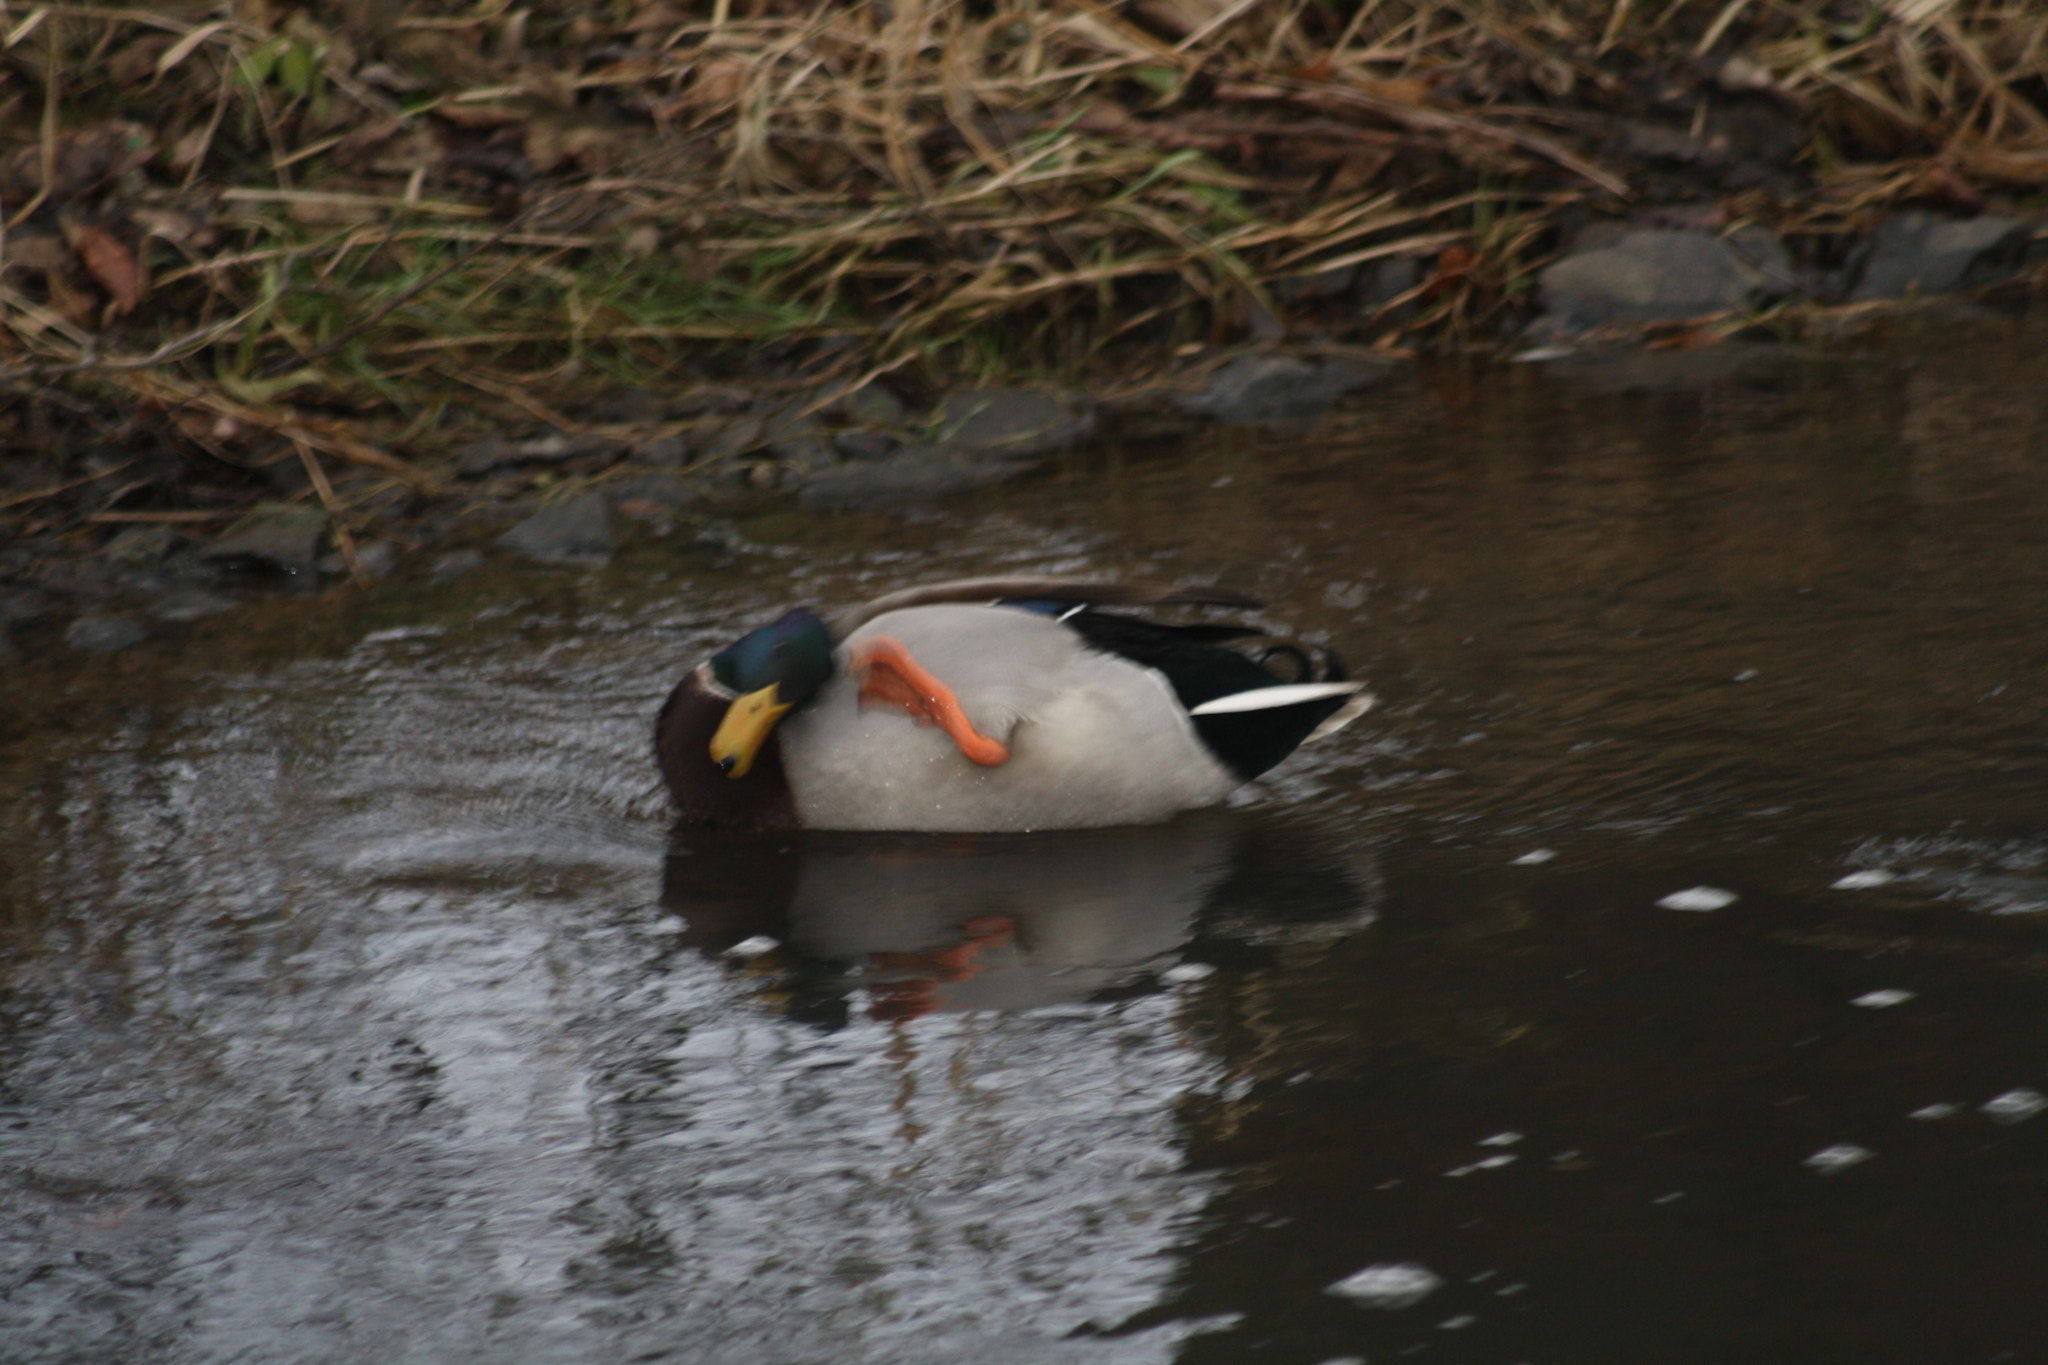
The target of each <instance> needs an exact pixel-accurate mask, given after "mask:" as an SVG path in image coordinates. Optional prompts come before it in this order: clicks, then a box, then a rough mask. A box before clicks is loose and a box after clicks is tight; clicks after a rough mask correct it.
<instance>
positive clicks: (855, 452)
mask: <svg viewBox="0 0 2048 1365" xmlns="http://www.w3.org/2000/svg"><path fill="white" fill-rule="evenodd" d="M901 444H902V442H901V441H898V440H897V439H896V438H895V437H894V436H891V435H890V434H889V433H888V432H886V431H862V430H855V431H842V432H840V433H839V434H838V435H836V436H834V437H833V438H832V449H834V450H835V451H837V452H839V458H840V459H842V460H879V459H881V458H882V457H883V456H885V455H887V454H888V453H889V452H890V451H892V450H894V449H896V447H897V446H899V445H901Z"/></svg>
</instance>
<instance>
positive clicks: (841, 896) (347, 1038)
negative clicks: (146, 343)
mask: <svg viewBox="0 0 2048 1365" xmlns="http://www.w3.org/2000/svg"><path fill="white" fill-rule="evenodd" d="M1732 354H1733V353H1731V354H1729V355H1722V354H1716V355H1714V356H1711V357H1708V358H1706V359H1704V360H1703V359H1701V358H1699V357H1685V356H1667V357H1660V356H1643V357H1635V358H1633V359H1629V360H1624V361H1620V362H1614V363H1607V364H1594V363H1587V362H1564V363H1554V364H1548V365H1523V366H1515V367H1508V368H1504V369H1489V370H1466V369H1439V370H1434V371H1429V372H1425V373H1418V374H1415V375H1411V376H1409V377H1407V378H1405V379H1403V380H1401V381H1399V382H1398V383H1396V384H1394V385H1391V386H1389V387H1387V388H1383V389H1381V390H1378V391H1375V392H1374V393H1372V394H1371V395H1369V396H1368V398H1367V400H1366V401H1365V402H1364V403H1363V404H1362V405H1361V406H1359V407H1358V408H1357V409H1356V410H1354V411H1351V412H1349V413H1346V414H1342V415H1340V416H1338V417H1334V418H1332V419H1331V420H1330V421H1328V422H1326V423H1325V424H1324V425H1323V426H1322V427H1320V428H1319V429H1318V430H1316V431H1315V432H1313V433H1311V434H1309V435H1306V436H1303V435H1290V436H1276V435H1261V434H1249V435H1248V434H1245V433H1220V434H1216V435H1213V436H1210V437H1207V438H1205V439H1203V440H1202V441H1200V442H1199V443H1198V444H1196V445H1195V446H1194V447H1193V448H1190V449H1178V450H1171V451H1168V450H1157V449H1128V450H1124V451H1121V452H1116V453H1113V454H1095V455H1089V456H1077V457H1075V458H1074V459H1072V460H1071V461H1070V462H1069V463H1068V464H1066V465H1065V466H1063V467H1062V468H1060V469H1057V470H1055V471H1053V472H1052V473H1051V474H1049V475H1048V476H1047V477H1045V478H1043V479H1040V480H1038V481H1035V482H1033V483H1031V484H1029V485H1027V486H1023V487H1017V488H1011V489H1006V490H999V491H995V492H991V493H989V494H987V495H985V496H982V497H979V498H975V499H970V500H967V501H964V502H960V503H957V504H953V505H950V506H948V507H946V508H944V509H941V510H937V511H930V510H927V511H923V512H919V513H916V514H912V515H908V516H877V517H874V518H872V519H861V518H856V519H846V520H840V521H835V522H832V523H830V524H827V525H825V526H822V527H808V528H807V527H805V526H804V525H803V524H802V523H800V522H799V521H798V520H797V519H795V518H791V517H786V516H784V517H768V518H763V519H761V520H759V521H756V522H754V523H751V524H749V525H747V526H745V527H744V528H743V529H744V530H745V531H746V532H747V533H748V534H749V536H750V537H751V543H750V544H749V545H747V546H743V547H741V548H739V549H737V550H730V551H725V550H719V549H716V548H709V547H706V546H704V545H702V544H699V543H696V542H694V541H692V540H691V539H690V538H689V536H688V535H687V533H677V534H675V535H672V536H669V537H666V538H659V537H653V536H643V538H642V539H641V540H640V541H639V542H637V543H636V544H634V545H633V546H632V547H631V548H630V549H629V550H628V551H627V552H626V553H624V554H622V555H621V556H620V557H619V559H618V560H617V561H615V562H614V564H613V565H612V567H611V568H610V569H608V570H606V571H605V572H603V573H600V574H587V575H579V574H576V573H573V572H567V571H545V570H538V569H524V568H513V567H510V566H502V565H501V566H495V567H493V568H490V569H486V570H482V571H478V572H477V573H474V574H472V575H470V576H468V577H466V578H464V579H460V580H457V581H456V582H454V583H452V584H447V585H442V586H427V585H413V586H407V585H402V584H400V585H388V586H385V587H381V588H378V589H376V590H374V591H372V592H371V593H369V594H367V595H365V596H363V597H360V598H355V599H348V600H347V603H346V605H344V606H342V607H339V608H337V607H335V606H333V605H332V604H326V605H322V604H290V603H287V604H280V605H278V606H275V607H273V608H270V609H268V610H267V612H263V613H256V614H254V615H253V616H250V617H246V618H243V619H242V621H241V623H240V624H236V625H232V626H230V625H226V624H223V625H222V626H221V627H220V629H219V631H218V632H217V633H216V634H215V635H213V636H206V635H199V636H195V637H194V638H193V639H191V640H188V641H186V642H184V644H182V645H178V644H160V645H153V646H146V647H144V649H143V651H141V653H139V654H136V655H132V656H128V657H127V658H126V659H125V660H120V659H117V660H113V661H107V660H95V661H90V662H84V661H81V662H78V663H77V664H76V665H75V666H73V665H69V664H67V665H65V667H72V668H73V669H74V671H73V672H72V673H71V674H69V675H67V676H65V677H63V678H60V679H58V682H59V683H61V685H63V686H65V687H68V688H70V689H71V691H70V692H69V693H67V694H66V695H67V701H66V707H67V709H68V714H69V715H70V717H71V719H70V722H69V723H68V724H66V725H64V726H61V727H59V726H56V725H52V726H51V728H50V731H49V733H48V734H47V735H38V736H36V737H34V738H33V739H32V740H30V741H29V742H28V743H26V744H25V745H17V746H15V749H14V750H13V751H12V752H10V753H8V754H6V755H5V756H4V763H5V769H4V772H5V777H6V781H7V782H8V783H9V784H10V786H11V787H12V788H13V789H14V792H13V794H14V795H15V796H17V797H18V799H17V800H15V801H14V802H13V803H12V804H11V805H10V806H9V808H8V811H7V816H6V819H7V825H6V828H5V830H4V838H5V845H4V849H5V852H4V859H5V862H4V869H0V870H4V874H5V882H4V886H0V890H4V897H5V901H6V911H5V915H6V918H5V921H4V935H5V937H4V949H5V957H4V963H5V965H4V987H5V994H4V1011H5V1013H4V1018H0V1114H4V1124H0V1358H4V1359H5V1360H7V1361H10V1362H23V1363H27V1362H58V1361H65V1362H71V1361H77V1362H99V1361H150V1362H167V1363H172V1365H184V1363H186V1362H228V1361H264V1362H271V1361H278V1362H301V1361H303V1362H316V1361H317V1362H328V1361H333V1362H342V1361H350V1362H353V1361H377V1362H402V1361H420V1362H440V1361H464V1362H470V1361H477V1362H500V1361H502V1362H528V1361H532V1362H551V1361H562V1362H581V1361H627V1360H649V1361H652V1360H660V1361H677V1362H691V1363H693V1365H694V1363H695V1362H713V1363H719V1365H722V1363H724V1362H770V1363H772V1365H784V1363H787V1365H799V1363H802V1365H808V1363H809V1362H820V1363H821V1365H822V1363H824V1362H848V1361H887V1362H892V1363H894V1362H907V1363H909V1365H917V1363H919V1362H935V1363H936V1362H1019V1363H1020V1365H1038V1363H1039V1362H1062V1363H1064V1362H1075V1363H1076V1365H1097V1363H1098V1362H1099V1363H1100V1365H1125V1363H1126V1362H1131V1363H1136V1362H1165V1361H1184V1362H1189V1363H1190V1365H1194V1363H1195V1362H1201V1363H1203V1365H1208V1363H1210V1362H1215V1363H1217V1365H1222V1363H1223V1362H1236V1361H1259V1362H1265V1361H1271V1362H1276V1365H1297V1363H1298V1365H1319V1363H1320V1362H1335V1361H1354V1362H1355V1361H1359V1360H1370V1361H1373V1362H1376V1363H1377V1362H1386V1361H1392V1360H1402V1359H1407V1358H1409V1357H1411V1356H1412V1357H1416V1358H1419V1359H1422V1360H1435V1361H1453V1362H1466V1361H1470V1362H1499V1363H1500V1365H1513V1362H1524V1361H1526V1362H1543V1363H1554V1365H1570V1363H1574V1362H1577V1363H1585V1362H1647V1361H1700V1362H1722V1361H1752V1362H1779V1361H1783V1362H1834V1361H1843V1362H1849V1361H1855V1362H1891V1361H1899V1362H1909V1361H1910V1362H1921V1361H1987V1362H1988V1361H2036V1360H2048V624H2044V623H2048V361H2044V360H2043V359H2042V357H2044V356H2048V328H2043V327H2042V326H2040V325H2038V324H2027V323H2014V322H2002V321H1997V320H1978V321H1976V322H1973V323H1971V324H1969V325H1967V326H1961V325H1959V326H1954V327H1950V328H1939V327H1930V328H1927V329H1925V330H1923V331H1920V332H1917V333H1915V334H1913V335H1911V336H1908V337H1904V338H1902V339H1900V340H1899V341H1898V342H1897V344H1896V345H1892V346H1889V347H1872V348H1868V349H1865V350H1863V351H1859V352H1855V353H1848V352H1844V353H1838V354H1836V355H1833V356H1832V357H1823V358H1813V357H1800V356H1796V355H1793V354H1791V353H1788V352H1759V353H1756V354H1754V355H1752V356H1751V357H1750V358H1749V359H1747V360H1739V359H1732V358H1731V356H1732ZM1703 365H1705V366H1711V367H1715V368H1716V369H1717V370H1718V371H1720V374H1719V378H1718V379H1716V380H1715V381H1714V382H1712V383H1710V384H1707V385H1706V386H1705V387H1701V386H1700V383H1701V381H1700V374H1699V370H1700V367H1701V366H1703ZM1026 570H1029V571H1051V572H1085V573H1089V574H1132V575H1142V576H1145V577H1154V578H1156V577H1167V578H1180V579H1186V580H1192V581H1202V582H1223V583H1228V584H1232V585H1234V586H1237V587H1241V588H1244V589H1246V590H1249V591H1253V592H1256V593H1259V594H1261V595H1262V596H1264V597H1266V598H1267V599H1268V600H1270V601H1272V602H1273V603H1275V604H1276V605H1275V607H1274V609H1273V613H1272V619H1274V620H1275V621H1277V622H1281V623H1286V624H1291V625H1294V626H1296V627H1299V628H1301V629H1303V630H1305V631H1307V632H1308V633H1310V634H1311V635H1313V636H1314V637H1316V638H1319V639H1322V640H1325V641H1327V642H1329V643H1331V644H1334V645H1335V646H1337V647H1338V648H1340V649H1341V650H1342V651H1343V652H1344V653H1345V654H1346V655H1347V656H1349V657H1350V659H1351V660H1352V662H1353V664H1354V667H1355V669H1356V671H1358V672H1359V673H1360V674H1363V675H1365V676H1369V677H1370V678H1371V679H1372V680H1373V682H1374V685H1375V687H1376V689H1377V690H1378V691H1379V692H1380V694H1381V696H1382V698H1383V704H1382V706H1381V708H1380V709H1379V710H1378V711H1376V712H1374V713H1373V714H1371V715H1369V716H1367V717H1366V718H1365V719H1364V720H1363V721H1362V722H1360V723H1359V724H1357V725H1355V726H1354V727H1353V728H1352V729H1351V730H1349V731H1347V732H1345V733H1344V734H1343V735H1341V736H1339V737H1338V738H1337V739H1336V740H1334V741H1332V742H1331V743H1330V744H1328V745H1326V746H1323V747H1322V748H1321V749H1320V750H1318V751H1315V752H1312V753H1309V754H1304V755H1301V756H1299V757H1297V758H1296V759H1295V760H1293V761H1291V762H1290V763H1289V764H1288V765H1287V766H1285V767H1284V768H1282V769H1281V770H1279V771H1278V772H1277V773H1276V774H1274V775H1272V776H1271V777H1269V778H1268V779H1267V780H1266V781H1264V782H1262V783H1260V784H1257V785H1255V786H1254V787H1252V788H1250V789H1247V790H1246V791H1245V792H1244V793H1241V796H1240V799H1239V800H1238V801H1237V802H1235V803H1234V804H1233V805H1231V806H1230V807H1228V808H1226V809H1223V810H1218V811H1212V812H1205V813H1202V814H1201V815H1199V816H1197V817H1193V818H1189V819H1186V820H1183V821H1180V822H1177V823H1175V824H1173V825H1169V826H1166V827H1163V828H1158V829H1145V830H1113V831H1096V832H1090V833H1085V834H1068V835H1048V836H1018V837H1010V838H985V839H974V838H936V837H933V838H915V837H867V838H858V837H852V836H810V837H806V838H801V839H798V838H785V839H779V840H778V839H769V840H751V841H748V840H715V839H706V838H703V837H701V836H689V835H682V836H677V835H673V834H672V831H671V830H670V829H669V828H668V822H667V819H666V815H665V812H664V805H663V798H662V795H661V793H660V791H659V789H658V787H657V785H656V783H655V781H654V778H653V775H652V771H651V766H650V764H649V761H648V757H647V753H646V746H647V740H646V732H647V728H648V724H649V720H650V717H651V715H652V712H653V709H654V707H655V705H656V704H657V702H658V701H659V699H660V697H661V695H662V693H663V692H664V691H665V690H666V688H667V687H668V685H669V683H670V682H671V681H672V679H673V677H674V676H675V674H676V673H677V672H678V671H679V669H680V668H681V667H682V666H683V665H684V664H686V663H688V662H691V661H694V660H695V659H696V658H698V657H701V656H702V654H703V653H704V652H706V650H707V649H708V647H710V646H711V645H713V644H714V643H716V642H719V641H721V640H723V639H725V638H729V637H730V636H731V635H732V634H734V633H735V631H736V628H737V627H739V626H742V625H748V624H753V623H756V622H758V621H760V620H762V619H765V618H766V616H767V615H768V614H769V613H771V612H773V611H777V610H779V609H780V608H781V607H782V606H783V605H785V604H787V603H789V602H791V601H796V600H807V601H812V602H815V603H820V604H833V603H842V602H846V601H850V600H856V599H858V598H860V597H863V596H867V595H870V594H871V593H873V592H877V591H881V590H884V589H888V588H894V587H898V586H902V585H905V584H908V583H911V582H915V581H918V580H921V579H927V578H934V577H942V576H953V575H958V574H964V573H979V572H1003V571H1026ZM337 611H339V612H340V613H341V614H340V616H339V617H338V618H337V617H336V615H335V613H336V612H337ZM230 619H234V618H230ZM250 621H253V622H254V624H253V625H252V624H249V622H250ZM235 632H239V633H241V635H243V636H247V635H249V633H250V632H255V633H256V634H257V635H261V636H263V638H264V639H267V640H269V641H270V643H269V644H268V645H266V646H263V647H261V648H258V647H255V646H252V645H250V644H249V643H248V640H247V639H240V640H238V641H235V642H233V647H230V635H231V634H232V633H235ZM181 651H182V652H181ZM36 676H38V677H44V678H46V679H47V677H48V675H47V674H38V675H36ZM38 685H45V684H38ZM48 685H56V684H48ZM1696 888H1717V889H1720V890H1723V891H1725V892H1728V893H1732V894H1733V896H1734V899H1733V900H1732V901H1730V902H1728V903H1726V904H1724V905H1722V906H1721V908H1718V909H1691V910H1688V909H1671V908H1664V907H1661V906H1660V905H1659V904H1658V902H1659V901H1660V899H1663V898H1665V897H1667V896H1670V895H1671V894H1672V893H1676V892H1685V891H1689V890H1694V889H1696ZM1703 899H1704V900H1705V901H1713V900H1716V899H1719V898H1715V897H1711V896H1707V897H1704V898H1703ZM1701 901H1702V898H1701V897H1700V896H1698V895H1697V894H1696V895H1695V897H1694V899H1693V901H1692V902H1690V903H1701ZM1681 903H1688V902H1681ZM1878 992H1894V993H1900V994H1893V995H1887V994H1873V993H1878ZM1907 993H1909V994H1907ZM2037 1109H2040V1110H2043V1111H2044V1112H2041V1113H2039V1114H2037V1113H2036V1112H2035V1111H2036V1110H2037ZM1376 1267H1377V1268H1378V1269H1377V1271H1376V1272H1375V1273H1373V1274H1369V1275H1367V1276H1365V1277H1364V1278H1363V1279H1362V1280H1361V1281H1358V1282H1356V1283H1357V1284H1358V1285H1359V1288H1358V1289H1357V1291H1356V1292H1354V1293H1352V1294H1348V1295H1347V1294H1340V1293H1332V1292H1330V1290H1331V1287H1332V1286H1333V1285H1337V1284H1339V1283H1340V1282H1344V1281H1347V1279H1349V1277H1353V1276H1355V1275H1357V1274H1358V1273H1359V1272H1361V1271H1369V1270H1373V1269H1374V1268H1376Z"/></svg>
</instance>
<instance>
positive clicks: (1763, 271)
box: [1537, 228, 1796, 331]
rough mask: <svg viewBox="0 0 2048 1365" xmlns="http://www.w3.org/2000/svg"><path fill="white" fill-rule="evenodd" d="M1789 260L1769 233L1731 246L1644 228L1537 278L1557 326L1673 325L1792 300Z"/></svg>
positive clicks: (1546, 270) (1699, 235) (1567, 259)
mask: <svg viewBox="0 0 2048 1365" xmlns="http://www.w3.org/2000/svg"><path fill="white" fill-rule="evenodd" d="M1795 278H1796V277H1795V275H1794V272H1793V269H1792V262H1791V259H1790V258H1789V257H1788V256H1786V254H1785V249H1784V248H1783V247H1782V246H1780V245H1779V244H1778V242H1777V241H1776V239H1775V238H1772V237H1771V236H1770V235H1769V234H1767V233H1756V234H1748V235H1743V236H1741V237H1740V238H1739V240H1728V239H1724V238H1720V237H1716V236H1714V235H1713V234H1712V233H1707V232H1682V231H1670V230H1666V229H1660V228H1645V229H1640V230H1637V231H1634V232H1629V233H1625V234H1624V235H1623V236H1622V237H1621V238H1620V239H1619V240H1618V241H1616V242H1614V243H1613V244H1611V245H1609V246H1605V247H1600V248H1598V249H1596V250H1592V251H1579V252H1574V253H1572V254H1571V255H1569V256H1566V257H1565V258H1564V259H1563V260H1560V261H1555V262H1553V263H1551V264H1550V265H1548V266H1545V267H1544V268H1543V270H1542V272H1541V273H1540V274H1539V275H1538V277H1537V280H1538V283H1539V284H1540V285H1541V287H1542V291H1543V303H1544V307H1545V308H1546V309H1548V311H1549V313H1550V317H1551V319H1552V321H1553V323H1554V324H1556V325H1557V326H1558V327H1560V328H1561V329H1563V330H1567V331H1576V330H1582V329H1585V328H1589V327H1598V326H1600V325H1602V324H1604V323H1610V322H1677V321H1682V320H1684V319H1686V318H1695V317H1701V316H1704V315H1705V314H1708V313H1725V312H1740V311H1743V310H1745V309H1750V308H1756V307H1760V306H1762V305H1763V304H1766V303H1768V302H1770V301H1772V300H1773V299H1777V298H1781V297H1783V296H1784V295H1785V294H1787V293H1789V292H1791V289H1792V287H1793V284H1794V281H1795Z"/></svg>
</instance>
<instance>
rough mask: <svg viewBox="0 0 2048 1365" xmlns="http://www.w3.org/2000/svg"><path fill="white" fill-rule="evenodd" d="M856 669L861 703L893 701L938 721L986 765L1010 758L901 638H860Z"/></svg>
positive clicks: (922, 718)
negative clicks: (914, 656) (899, 639)
mask: <svg viewBox="0 0 2048 1365" xmlns="http://www.w3.org/2000/svg"><path fill="white" fill-rule="evenodd" d="M853 675H854V677H855V678H857V679H858V680H859V681H860V704H861V705H862V706H863V707H866V706H870V705H883V706H893V707H896V708H897V709H898V710H901V711H904V712H907V713H908V714H909V715H910V717H911V718H912V719H913V720H915V721H916V722H917V723H918V724H919V725H936V726H938V727H939V728H940V729H942V730H944V731H945V732H946V733H947V735H949V736H950V737H951V738H952V740H953V743H955V744H957V745H959V746H960V752H961V753H963V754H965V755H966V756H967V757H968V758H969V759H972V760H973V761H974V762H976V763H979V764H981V765H982V766H983V767H985V768H993V767H996V766H998V765H1000V764H1003V763H1007V762H1008V761H1009V759H1010V750H1009V748H1008V746H1006V745H1005V744H1004V743H1003V742H1002V741H1001V740H998V739H991V738H989V737H988V736H987V735H984V734H982V733H981V732H980V731H979V730H977V729H975V728H974V723H973V722H972V721H970V720H968V719H967V713H966V712H965V711H963V710H962V709H961V708H960V701H959V699H958V698H957V697H955V696H954V695H953V689H952V688H950V687H948V686H946V685H945V684H944V683H942V682H940V681H939V680H938V679H937V678H935V677H933V676H932V674H931V673H930V672H929V671H928V670H927V669H926V668H925V667H924V666H923V665H922V664H920V663H918V661H917V660H916V659H914V658H912V657H911V654H910V651H909V650H907V649H905V648H904V647H903V644H902V642H901V641H898V640H894V639H891V638H890V637H889V636H887V635H874V636H870V637H869V638H867V639H865V640H863V641H861V642H860V643H859V644H858V645H856V646H855V647H854V651H853Z"/></svg>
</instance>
